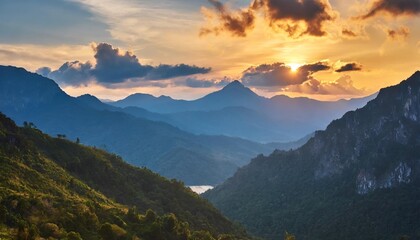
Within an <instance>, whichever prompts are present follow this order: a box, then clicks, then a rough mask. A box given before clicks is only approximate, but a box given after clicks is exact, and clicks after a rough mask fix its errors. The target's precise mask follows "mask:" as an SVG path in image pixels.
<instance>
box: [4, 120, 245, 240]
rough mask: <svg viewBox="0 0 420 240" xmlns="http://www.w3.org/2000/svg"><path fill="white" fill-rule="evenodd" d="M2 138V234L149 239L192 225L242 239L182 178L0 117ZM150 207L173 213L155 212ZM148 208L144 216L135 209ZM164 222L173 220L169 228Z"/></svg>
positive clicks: (178, 234) (183, 234)
mask: <svg viewBox="0 0 420 240" xmlns="http://www.w3.org/2000/svg"><path fill="white" fill-rule="evenodd" d="M0 143H1V144H0V161H1V168H0V173H1V174H0V203H1V204H0V226H2V228H3V227H6V229H10V230H11V231H10V232H9V230H8V231H7V232H8V233H7V235H6V236H7V237H11V238H15V237H16V238H19V239H23V238H27V237H32V238H34V237H36V236H37V235H40V236H41V237H44V238H47V237H53V238H60V239H62V238H66V236H69V235H68V234H70V232H71V231H73V232H77V233H74V234H73V235H76V236H77V234H80V235H81V236H82V237H83V239H99V238H100V236H103V234H104V231H105V230H106V231H105V235H107V236H108V237H111V236H110V234H111V235H112V234H117V235H118V234H121V235H123V236H122V237H121V236H120V237H119V238H118V239H131V237H133V235H134V234H135V235H137V236H138V237H140V238H141V239H150V240H152V239H153V240H155V239H168V237H170V239H197V238H193V235H194V234H195V235H200V233H193V232H191V233H190V228H191V231H192V230H204V231H208V232H210V233H211V234H212V235H213V236H217V235H219V234H222V233H228V234H236V236H242V237H243V238H247V237H246V235H245V234H244V233H243V232H242V231H241V230H239V229H238V228H237V227H235V226H234V225H233V224H232V223H230V222H229V221H228V220H227V219H225V218H224V217H223V216H221V215H220V214H219V213H218V211H216V210H215V209H214V208H213V207H212V206H211V205H210V204H208V203H207V202H206V201H204V200H202V199H201V198H200V197H199V196H198V195H196V194H195V193H193V192H191V191H190V190H189V189H187V188H185V187H184V186H183V185H182V184H181V183H179V182H177V181H169V180H166V179H165V178H163V177H160V176H159V175H157V174H155V173H152V172H151V171H149V170H146V169H140V168H135V167H132V166H130V165H128V164H126V163H124V162H123V161H122V160H121V159H120V158H119V157H117V156H115V155H112V154H108V153H106V152H104V151H101V150H97V149H94V148H89V147H84V146H81V145H80V144H76V143H72V142H70V141H67V140H63V139H54V138H51V137H49V136H48V135H45V134H43V133H41V132H40V131H39V130H37V129H33V128H32V127H30V126H26V127H25V128H18V127H17V126H16V125H15V124H14V123H13V122H12V121H11V120H10V119H8V118H6V117H5V116H4V115H2V114H0ZM111 199H112V200H111ZM122 204H124V205H122ZM127 206H130V207H135V208H131V209H130V210H129V209H128V207H127ZM148 209H153V210H154V211H155V212H157V213H158V214H169V213H174V214H175V215H176V217H175V215H166V216H162V217H159V216H156V215H155V214H154V213H153V212H151V211H150V210H148ZM127 210H129V211H128V212H127ZM146 210H148V212H147V213H146V215H145V216H144V215H143V216H142V215H138V213H137V212H139V213H145V212H146ZM177 218H178V219H179V220H177ZM167 221H171V222H172V223H171V225H170V227H169V228H168V226H167V225H165V224H166V222H167ZM184 221H186V222H188V225H189V226H190V227H188V225H186V224H185V223H184ZM107 223H108V225H107ZM110 224H111V225H110ZM107 227H111V229H108V230H107ZM107 231H108V232H107ZM2 234H4V232H3V233H2ZM15 234H16V235H17V236H15V237H13V235H15ZM201 235H202V234H201ZM204 235H205V234H204ZM25 236H26V237H25ZM165 236H166V237H165ZM2 239H3V237H2ZM69 239H70V237H69ZM112 239H113V238H112ZM115 239H117V238H115ZM198 239H207V238H204V237H203V238H198Z"/></svg>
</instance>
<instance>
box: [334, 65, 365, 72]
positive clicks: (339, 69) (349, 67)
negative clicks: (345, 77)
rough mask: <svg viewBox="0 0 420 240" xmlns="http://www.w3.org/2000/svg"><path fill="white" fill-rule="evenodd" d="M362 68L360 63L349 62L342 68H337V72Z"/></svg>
mask: <svg viewBox="0 0 420 240" xmlns="http://www.w3.org/2000/svg"><path fill="white" fill-rule="evenodd" d="M360 70H362V65H360V64H358V63H347V64H345V65H343V66H341V67H340V68H338V69H336V70H335V71H336V72H349V71H360Z"/></svg>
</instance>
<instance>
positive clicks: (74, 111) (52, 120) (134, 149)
mask: <svg viewBox="0 0 420 240" xmlns="http://www.w3.org/2000/svg"><path fill="white" fill-rule="evenodd" d="M117 110H118V109H116V107H112V106H108V105H105V104H102V103H101V102H99V101H98V100H97V99H96V98H94V97H93V96H88V95H85V96H81V97H79V98H73V97H70V96H68V95H67V94H65V93H64V92H63V91H62V90H61V89H60V88H59V86H58V85H57V84H55V83H54V82H53V81H52V80H50V79H47V78H44V77H41V76H40V75H37V74H33V73H29V72H27V71H25V70H24V69H20V68H15V67H0V111H1V112H3V113H5V114H7V115H8V116H10V117H12V118H13V119H14V120H15V121H16V122H18V123H23V122H24V121H27V122H33V123H34V124H35V125H36V126H37V127H38V128H39V129H41V130H43V131H45V132H46V133H48V134H51V135H53V136H55V135H56V134H61V135H66V136H67V138H68V139H72V140H75V139H76V138H79V139H80V141H81V142H82V143H84V144H88V145H92V146H97V147H100V148H103V149H106V150H109V151H111V152H113V153H117V154H119V155H121V156H122V157H124V159H126V160H127V161H128V162H129V163H132V164H134V165H137V166H146V167H148V168H150V169H152V170H154V171H156V172H158V173H162V174H164V175H165V176H167V177H179V179H180V180H183V181H185V182H186V183H187V184H189V185H203V184H207V185H214V184H217V183H220V182H222V181H223V180H224V179H226V178H227V177H229V176H231V175H232V174H233V172H234V171H235V170H236V168H237V167H239V166H242V165H244V164H246V163H248V161H249V160H250V159H251V158H252V157H254V156H256V155H257V154H260V153H265V154H267V153H269V152H271V151H273V150H274V149H275V147H273V146H272V145H271V144H270V145H264V144H259V143H255V142H251V141H247V140H243V139H239V138H229V137H224V136H204V135H194V134H191V133H188V132H185V131H182V130H180V129H178V128H176V127H173V126H171V125H169V124H166V123H162V122H155V121H150V120H146V119H144V118H138V117H134V116H132V115H129V114H126V113H123V112H119V111H117ZM152 115H153V114H152ZM171 152H175V153H177V154H170V153H171ZM204 161H205V162H206V164H205V165H206V166H207V168H203V167H199V164H197V163H198V162H204ZM192 162H194V164H192V165H191V166H196V167H197V168H194V167H190V168H188V171H187V169H186V168H181V167H173V166H174V164H179V166H186V165H189V163H192ZM161 167H162V168H161ZM220 169H224V171H219V170H220ZM192 175H194V176H203V178H201V179H198V178H197V177H192ZM205 176H206V177H205Z"/></svg>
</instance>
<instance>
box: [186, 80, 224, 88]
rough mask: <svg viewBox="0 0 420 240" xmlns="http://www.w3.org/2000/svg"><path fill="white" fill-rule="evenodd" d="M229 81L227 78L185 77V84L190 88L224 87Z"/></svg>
mask: <svg viewBox="0 0 420 240" xmlns="http://www.w3.org/2000/svg"><path fill="white" fill-rule="evenodd" d="M230 82H231V80H230V79H228V78H223V79H221V80H205V79H197V78H187V79H185V82H184V83H183V84H185V86H187V87H191V88H210V87H224V86H226V85H228V84H229V83H230Z"/></svg>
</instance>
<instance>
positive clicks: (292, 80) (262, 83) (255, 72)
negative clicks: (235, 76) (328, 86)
mask: <svg viewBox="0 0 420 240" xmlns="http://www.w3.org/2000/svg"><path fill="white" fill-rule="evenodd" d="M330 68H331V67H330V66H329V65H328V64H327V63H326V62H317V63H312V64H306V65H302V66H300V67H299V68H298V69H296V71H292V69H291V67H290V66H287V65H286V64H284V63H273V64H262V65H259V66H257V67H250V68H248V69H247V70H245V71H244V73H243V75H242V79H241V80H242V82H243V83H244V84H245V85H248V86H254V87H274V86H288V85H296V84H301V83H303V82H305V81H307V80H309V79H311V78H312V74H313V73H315V72H318V71H324V70H328V69H330Z"/></svg>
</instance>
